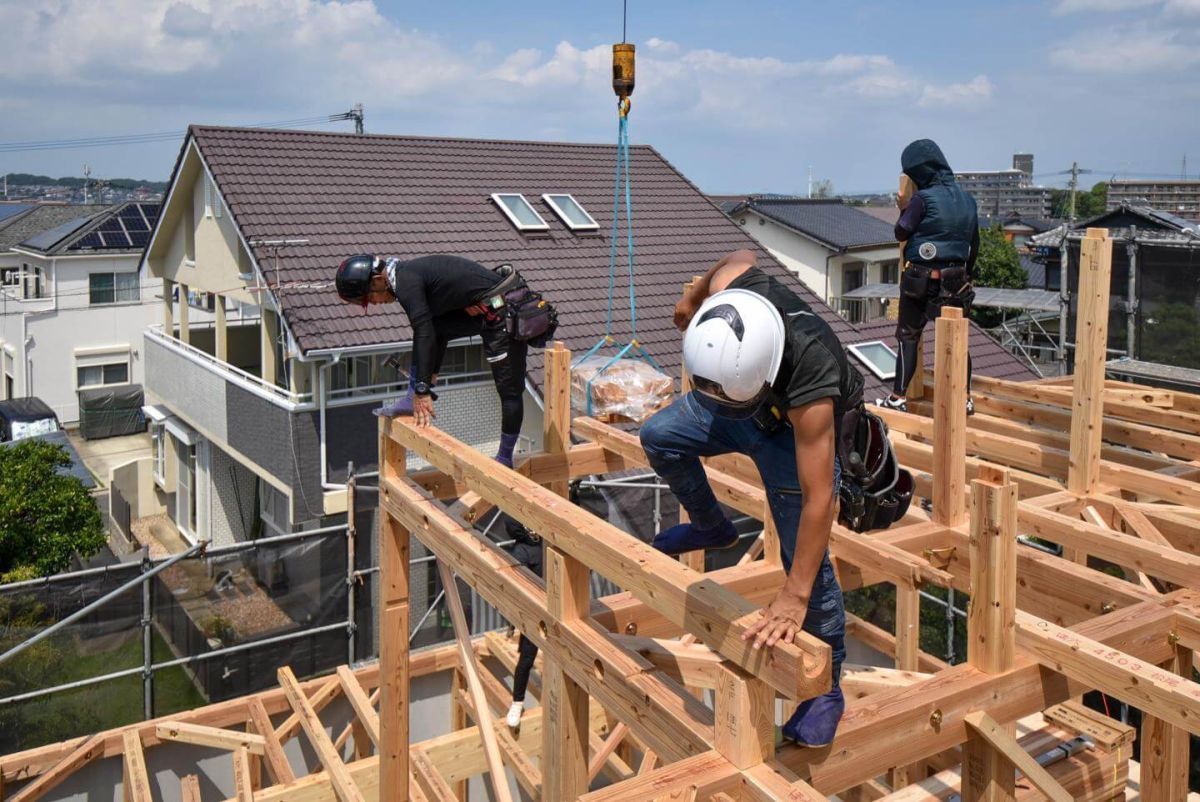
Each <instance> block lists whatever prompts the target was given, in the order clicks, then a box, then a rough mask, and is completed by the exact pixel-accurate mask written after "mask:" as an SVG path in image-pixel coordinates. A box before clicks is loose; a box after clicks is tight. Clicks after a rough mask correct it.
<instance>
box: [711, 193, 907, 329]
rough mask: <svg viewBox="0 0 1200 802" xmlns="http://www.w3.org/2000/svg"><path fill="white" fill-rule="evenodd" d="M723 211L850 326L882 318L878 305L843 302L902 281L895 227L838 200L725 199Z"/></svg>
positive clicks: (722, 203)
mask: <svg viewBox="0 0 1200 802" xmlns="http://www.w3.org/2000/svg"><path fill="white" fill-rule="evenodd" d="M721 208H722V209H723V210H724V211H725V213H726V214H728V215H729V216H730V217H731V218H732V219H733V220H735V221H737V223H738V224H739V225H741V226H743V227H744V228H745V229H746V233H748V234H749V235H750V236H752V237H754V238H755V239H756V240H758V241H759V242H760V243H761V244H762V245H763V247H765V248H766V249H767V250H768V251H770V252H771V255H772V256H774V257H775V258H776V259H778V260H779V261H780V262H782V263H783V265H784V266H786V267H788V268H789V269H791V270H792V271H794V272H795V273H796V275H797V276H798V277H799V279H800V280H801V281H803V282H804V283H805V284H806V285H807V286H808V288H809V289H811V290H812V291H813V292H815V293H816V294H817V296H818V297H820V298H821V299H822V300H824V301H825V302H826V303H828V304H829V305H830V306H832V307H833V308H834V309H836V310H838V311H839V312H840V313H841V314H842V315H843V316H844V317H846V318H847V319H848V320H850V321H852V322H856V323H857V322H860V321H863V320H870V319H872V318H877V317H880V316H882V314H883V310H882V305H881V302H880V301H878V300H859V299H845V298H844V296H845V295H846V294H847V293H849V292H850V291H852V290H855V289H858V288H859V287H862V286H865V285H867V284H895V283H897V282H898V281H899V280H900V279H899V276H900V273H899V270H900V267H899V265H900V254H899V250H898V246H897V243H896V238H895V236H894V235H893V233H892V228H893V227H892V226H891V225H889V224H888V223H886V222H884V221H883V220H880V219H879V218H877V217H874V216H872V215H870V214H867V213H865V212H863V211H862V210H860V209H859V208H857V207H855V206H850V205H847V204H846V203H844V202H843V201H842V200H840V199H837V198H833V199H827V198H820V199H817V198H797V197H792V196H789V195H749V196H747V197H744V198H735V199H722V202H721Z"/></svg>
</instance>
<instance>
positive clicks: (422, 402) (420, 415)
mask: <svg viewBox="0 0 1200 802" xmlns="http://www.w3.org/2000/svg"><path fill="white" fill-rule="evenodd" d="M436 417H437V414H436V413H435V412H434V411H433V396H430V395H415V396H413V423H415V424H417V426H428V425H429V424H430V423H432V422H433V419H434V418H436Z"/></svg>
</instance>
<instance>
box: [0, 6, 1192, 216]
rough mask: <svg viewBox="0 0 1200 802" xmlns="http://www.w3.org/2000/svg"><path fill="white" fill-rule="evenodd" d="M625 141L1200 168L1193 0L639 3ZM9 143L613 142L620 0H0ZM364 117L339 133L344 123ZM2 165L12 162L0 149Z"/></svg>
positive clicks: (715, 183) (802, 154)
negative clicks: (213, 133) (318, 124)
mask: <svg viewBox="0 0 1200 802" xmlns="http://www.w3.org/2000/svg"><path fill="white" fill-rule="evenodd" d="M629 6H630V8H629V29H628V33H629V39H630V41H633V42H635V43H636V44H637V45H638V87H637V89H636V91H635V93H634V108H633V114H632V117H631V133H632V138H633V140H634V141H635V142H640V143H649V144H652V145H654V146H655V147H657V148H658V149H659V150H660V151H661V152H662V153H663V154H664V155H665V156H666V157H667V158H668V159H670V160H671V161H672V162H673V163H675V164H676V165H677V166H678V167H679V168H680V169H681V170H683V171H684V172H685V173H686V174H687V175H688V176H689V177H690V178H691V179H692V180H694V181H695V182H696V183H697V184H698V185H699V186H700V187H701V188H702V189H704V190H706V191H710V192H745V191H772V192H798V191H803V190H804V189H805V185H806V178H807V171H808V167H809V165H811V166H812V169H813V174H814V176H815V177H817V178H828V179H830V180H832V181H833V183H834V186H835V188H836V189H837V190H839V191H844V192H858V191H871V190H887V189H891V188H892V187H894V185H895V178H896V174H897V173H898V170H899V153H900V150H901V149H902V148H903V146H904V145H905V144H906V143H907V142H908V141H910V140H911V139H914V138H917V137H921V136H930V137H933V138H934V139H936V140H938V141H939V142H940V143H941V144H942V146H943V148H944V150H945V151H946V153H947V155H948V157H949V158H950V160H951V163H952V165H954V166H955V167H956V168H958V169H971V168H973V169H999V168H1004V167H1007V166H1009V162H1010V159H1011V155H1012V153H1013V152H1014V151H1018V150H1024V151H1031V152H1033V153H1034V154H1035V156H1036V162H1035V172H1036V173H1037V174H1041V175H1043V178H1042V179H1041V180H1043V181H1044V182H1045V183H1051V184H1059V183H1061V182H1062V180H1063V179H1062V177H1061V176H1055V175H1053V173H1056V172H1058V171H1060V170H1063V169H1065V168H1067V167H1069V166H1070V163H1071V161H1072V160H1078V161H1079V163H1080V164H1081V166H1083V167H1088V168H1093V169H1096V170H1097V171H1099V172H1098V173H1097V174H1094V175H1088V176H1085V177H1084V182H1085V184H1090V183H1092V182H1093V181H1095V180H1100V179H1102V178H1107V177H1108V175H1110V174H1111V173H1112V172H1116V173H1119V174H1126V173H1129V174H1161V175H1163V176H1178V174H1179V172H1180V160H1181V157H1182V156H1183V154H1184V153H1185V152H1188V151H1189V150H1191V151H1192V153H1191V154H1190V156H1191V166H1190V168H1189V173H1191V174H1192V175H1196V174H1198V173H1200V147H1197V133H1198V132H1200V103H1198V102H1197V101H1198V100H1200V81H1197V80H1196V75H1197V74H1200V73H1198V71H1197V67H1200V0H1045V1H1044V2H1033V1H1032V0H1030V1H1028V2H992V3H977V2H962V1H961V0H960V1H959V2H943V1H940V0H927V2H924V3H912V2H905V3H900V2H853V1H852V0H844V1H843V2H837V3H828V2H825V3H816V2H807V1H803V2H801V1H799V0H788V1H787V2H778V1H777V2H766V1H765V0H746V1H745V2H743V3H741V4H731V3H728V2H720V3H718V2H709V1H708V0H698V1H697V0H692V1H691V2H682V1H681V0H630V2H629ZM0 29H3V30H6V31H8V35H7V36H6V42H7V48H8V53H7V55H8V59H6V67H5V80H4V81H3V84H2V85H0V144H3V143H12V142H22V141H27V140H57V139H68V138H76V137H85V136H111V135H119V134H137V133H145V132H159V131H172V130H176V129H178V130H182V128H183V127H184V126H186V124H187V123H190V122H199V123H215V124H248V123H261V122H268V121H275V120H287V119H295V118H306V117H312V116H316V115H321V114H327V113H332V112H337V111H343V110H345V109H348V108H349V107H350V106H351V105H352V104H353V103H354V102H356V101H361V102H363V103H364V105H365V108H366V121H367V130H368V131H369V132H373V133H403V134H434V135H448V136H470V137H498V138H522V139H566V140H577V141H592V142H597V141H598V142H608V141H613V139H614V137H615V116H614V110H613V103H614V99H613V96H612V93H611V90H610V89H609V86H608V84H609V62H610V50H609V46H610V44H611V43H612V42H614V41H619V40H620V36H621V3H620V0H587V2H571V0H566V1H565V2H562V1H560V2H557V3H551V2H541V1H540V0H538V1H536V2H534V1H527V2H509V3H499V2H483V1H482V0H472V1H471V2H467V1H465V0H464V1H459V0H440V2H428V1H427V0H426V2H420V3H415V2H400V1H399V0H350V1H348V2H326V1H325V0H107V1H106V2H100V0H41V1H40V2H38V3H29V2H25V0H0ZM348 125H349V124H348V123H340V124H337V125H334V126H324V127H326V128H332V129H338V128H340V129H342V130H345V129H347V127H348ZM177 150H178V141H170V142H160V143H151V144H146V145H138V146H123V147H107V148H91V149H86V150H48V151H25V152H0V172H9V171H13V172H40V173H49V174H53V175H65V174H72V175H76V174H79V172H80V169H81V165H82V164H83V163H84V162H88V163H90V164H91V165H92V169H93V174H94V175H96V176H99V177H105V176H110V177H111V176H118V175H120V176H130V175H132V176H136V177H146V178H160V179H161V178H165V177H166V176H167V174H168V173H169V171H170V169H171V165H172V164H173V161H174V157H175V154H176V152H177ZM0 151H3V148H0Z"/></svg>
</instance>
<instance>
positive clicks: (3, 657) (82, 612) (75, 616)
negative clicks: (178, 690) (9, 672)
mask: <svg viewBox="0 0 1200 802" xmlns="http://www.w3.org/2000/svg"><path fill="white" fill-rule="evenodd" d="M207 545H208V543H207V541H200V542H199V543H197V544H196V545H194V546H192V547H191V548H190V549H188V550H187V551H183V552H180V553H179V554H176V555H175V556H174V557H172V558H171V559H169V560H167V561H166V562H163V563H159V564H158V565H156V566H154V567H153V568H151V569H150V570H149V571H147V572H146V573H143V574H139V575H138V576H137V577H135V578H134V579H131V580H130V581H128V582H126V583H125V584H124V585H121V586H120V587H119V588H117V589H116V590H112V591H109V592H108V593H106V594H104V595H103V596H101V597H100V598H98V599H96V600H95V601H94V602H92V603H91V604H88V605H85V606H83V607H81V608H80V609H78V610H76V611H75V612H73V613H71V614H70V615H69V616H67V617H66V618H64V619H62V620H61V621H58V622H56V623H55V624H53V625H51V626H50V627H47V628H46V629H43V630H42V631H41V632H39V633H38V634H36V635H34V636H33V637H32V638H30V639H29V640H27V641H24V642H22V643H18V644H17V645H16V646H14V647H12V648H11V649H9V650H8V651H7V652H5V653H4V654H0V663H5V662H7V661H9V660H11V659H12V658H14V657H16V656H17V655H18V654H20V653H21V652H23V651H25V650H26V649H28V648H30V647H31V646H34V645H36V644H38V643H41V642H42V641H44V640H46V639H47V638H49V637H50V636H51V635H53V634H55V633H57V632H59V631H60V630H62V629H63V628H64V627H66V626H68V625H70V624H73V623H75V622H76V621H78V620H79V619H81V618H83V617H84V616H86V615H88V614H89V613H91V612H92V611H93V610H95V609H97V608H98V607H103V606H104V605H105V604H107V603H108V602H109V600H110V599H115V598H116V597H117V596H120V595H121V594H122V593H126V592H128V591H130V590H132V589H133V588H135V587H137V585H138V583H139V582H145V581H146V580H147V579H149V578H150V577H152V576H154V575H156V574H159V573H162V572H163V571H165V570H166V569H168V568H170V567H171V566H172V565H174V564H175V563H177V562H179V561H181V560H185V559H187V558H188V557H191V556H192V555H193V554H196V553H197V552H203V551H204V547H205V546H207ZM139 670H140V669H139Z"/></svg>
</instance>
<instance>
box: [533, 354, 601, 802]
mask: <svg viewBox="0 0 1200 802" xmlns="http://www.w3.org/2000/svg"><path fill="white" fill-rule="evenodd" d="M545 365H546V367H545V370H546V373H545V385H544V386H545V401H546V410H545V421H546V426H545V432H544V434H545V442H544V448H545V450H546V452H547V453H551V454H562V453H565V452H566V450H567V449H568V447H569V446H570V425H571V390H570V384H571V352H570V351H568V350H567V349H566V348H565V347H564V346H563V344H562V343H558V342H556V343H555V344H554V347H553V348H552V349H550V350H549V351H547V352H546V362H545ZM550 488H551V489H552V490H554V491H555V492H557V493H558V494H559V495H564V496H565V495H566V493H567V482H566V481H565V480H564V481H560V482H555V483H552V484H551V485H550ZM545 549H546V553H545V561H544V566H545V575H546V596H547V606H548V608H549V610H550V612H551V613H552V614H553V615H556V616H558V617H560V618H561V619H563V620H564V621H568V622H570V621H577V620H579V619H581V618H582V617H583V616H585V615H587V614H588V604H589V595H590V594H589V591H588V575H589V572H588V567H587V566H586V565H584V564H583V563H581V562H579V561H578V560H576V559H574V558H573V557H570V556H569V555H567V554H564V553H563V552H561V551H559V550H557V549H555V548H552V547H550V546H546V547H545ZM542 679H543V683H542V705H543V707H544V708H545V713H544V714H543V718H542V739H543V742H542V797H543V798H544V799H574V798H576V797H577V796H580V795H581V794H585V793H587V790H588V734H589V730H588V695H587V692H586V691H585V690H584V689H583V688H581V687H580V686H579V685H578V684H576V683H575V682H574V681H573V680H572V679H571V678H570V677H568V676H567V674H566V672H564V671H563V670H562V666H561V665H560V664H559V663H558V661H557V660H553V659H551V658H550V656H549V655H547V656H546V659H545V668H544V671H543V677H542Z"/></svg>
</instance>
